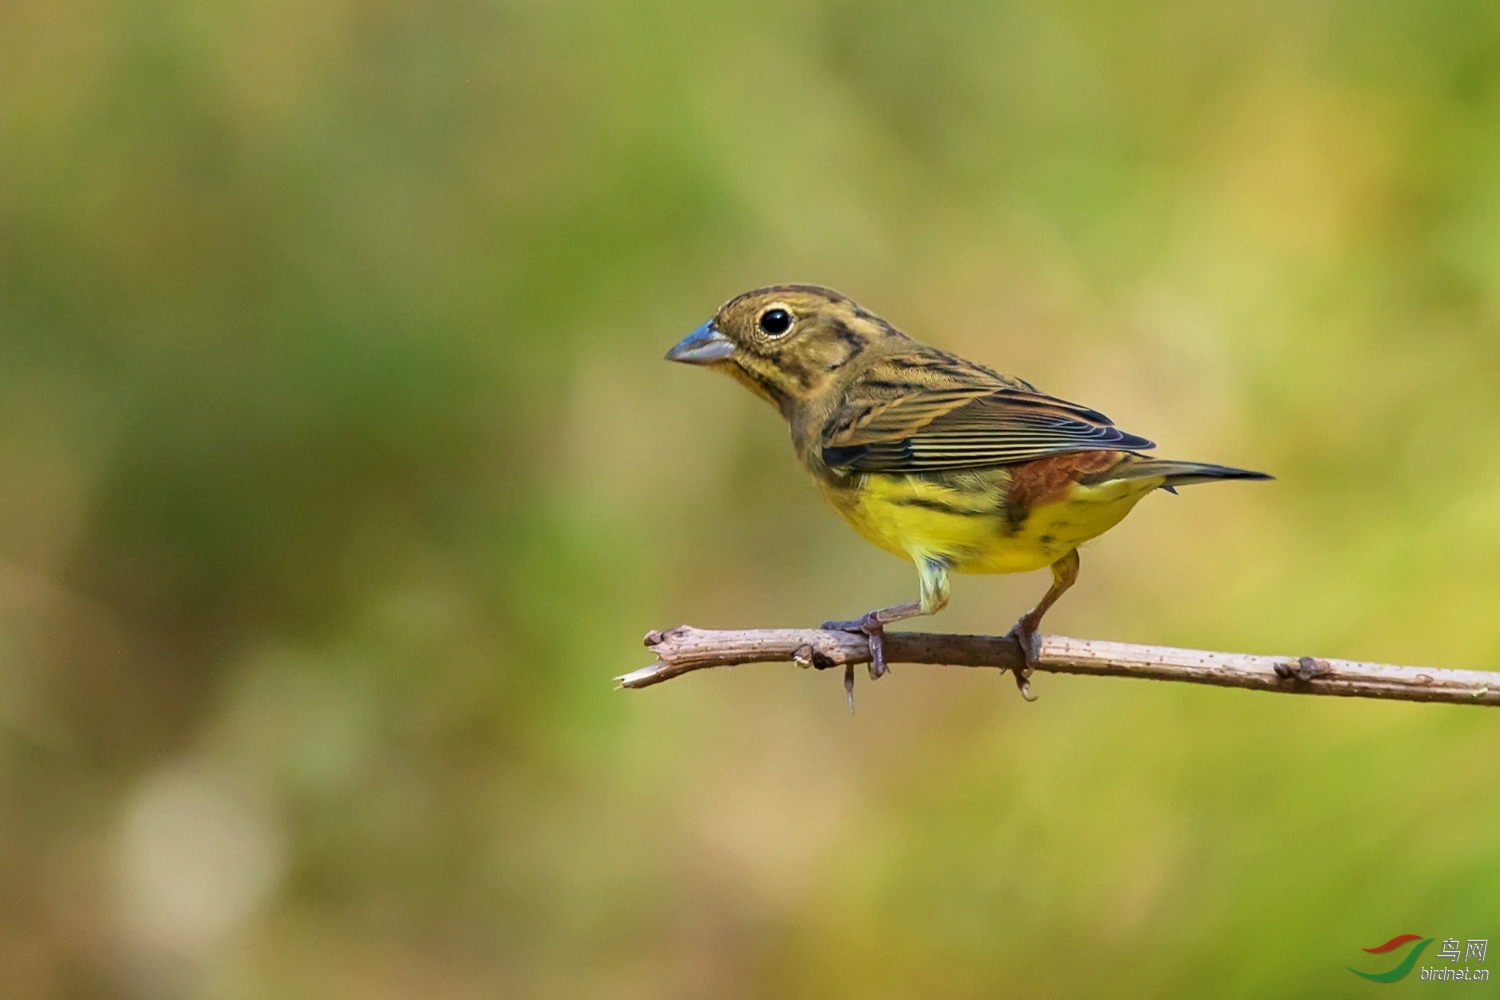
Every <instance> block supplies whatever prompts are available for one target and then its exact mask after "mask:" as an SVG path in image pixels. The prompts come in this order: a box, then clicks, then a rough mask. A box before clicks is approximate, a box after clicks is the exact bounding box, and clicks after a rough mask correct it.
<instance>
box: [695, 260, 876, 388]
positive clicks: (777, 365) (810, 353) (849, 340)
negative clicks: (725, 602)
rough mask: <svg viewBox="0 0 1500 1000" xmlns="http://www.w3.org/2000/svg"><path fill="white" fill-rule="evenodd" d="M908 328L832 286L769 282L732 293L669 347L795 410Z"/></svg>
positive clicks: (698, 363) (696, 362)
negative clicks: (901, 328) (873, 348)
mask: <svg viewBox="0 0 1500 1000" xmlns="http://www.w3.org/2000/svg"><path fill="white" fill-rule="evenodd" d="M891 338H902V339H904V337H903V335H902V334H901V333H900V332H899V331H897V330H896V329H894V328H893V327H891V326H890V325H889V324H888V323H886V322H885V321H884V320H882V319H881V318H880V317H878V316H876V315H874V314H873V313H870V312H868V311H866V310H864V309H861V308H860V307H859V306H858V305H856V304H855V303H854V302H852V301H850V300H849V299H847V298H845V297H844V296H842V295H840V294H839V293H838V292H835V291H833V290H832V289H828V288H819V287H818V286H816V285H772V286H770V287H768V288H757V289H755V290H754V291H750V292H746V293H744V294H743V295H738V296H735V297H734V298H732V299H730V300H729V301H728V302H726V303H724V304H723V305H722V306H720V307H719V311H718V312H717V313H715V314H714V317H713V319H711V320H709V321H708V322H707V323H704V324H703V325H702V326H700V327H698V329H696V330H694V331H693V332H692V333H690V334H688V335H687V336H686V337H684V338H683V339H682V340H681V341H680V342H679V343H678V344H677V345H676V346H675V347H673V348H672V349H671V350H670V351H668V352H667V360H668V361H681V362H683V363H684V364H690V365H704V366H707V367H712V368H718V369H721V370H723V371H724V372H726V373H727V374H729V375H732V376H734V378H736V379H737V380H739V381H740V382H743V383H744V384H745V385H746V386H748V387H749V388H750V389H751V390H752V391H753V392H755V393H756V394H757V395H759V396H762V397H764V398H765V399H768V400H770V401H771V402H772V403H774V404H775V405H776V407H777V408H778V409H780V410H781V412H782V415H783V416H788V417H790V415H791V411H792V409H793V408H794V407H795V406H796V405H797V403H799V402H802V401H806V400H809V399H812V398H814V397H817V396H818V395H820V394H821V393H822V392H823V391H824V390H825V389H827V388H828V387H829V386H830V385H832V384H833V383H834V380H835V378H836V376H837V374H838V372H839V370H840V369H842V368H844V367H845V366H847V365H849V364H850V363H851V362H853V361H855V360H856V359H857V358H859V357H860V356H861V355H862V354H864V353H865V351H866V350H868V349H869V348H870V347H871V346H872V345H875V344H878V343H880V342H882V341H885V340H889V339H891Z"/></svg>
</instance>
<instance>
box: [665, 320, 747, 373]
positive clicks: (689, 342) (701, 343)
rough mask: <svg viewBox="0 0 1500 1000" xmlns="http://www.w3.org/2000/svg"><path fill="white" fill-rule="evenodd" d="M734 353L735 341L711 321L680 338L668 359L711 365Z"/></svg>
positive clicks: (688, 363)
mask: <svg viewBox="0 0 1500 1000" xmlns="http://www.w3.org/2000/svg"><path fill="white" fill-rule="evenodd" d="M733 353H734V342H733V341H731V340H730V339H729V338H728V337H726V336H724V335H723V334H722V333H720V332H719V331H718V330H715V329H714V328H713V324H712V322H709V323H704V324H703V325H702V326H700V327H698V329H696V330H694V331H693V332H692V333H690V334H688V335H687V336H686V337H683V338H682V339H681V340H679V341H678V342H677V345H676V346H675V347H673V348H672V349H671V350H670V351H668V352H667V360H668V361H681V362H682V363H683V364H685V365H711V364H714V363H715V362H718V361H727V360H729V356H730V355H731V354H733Z"/></svg>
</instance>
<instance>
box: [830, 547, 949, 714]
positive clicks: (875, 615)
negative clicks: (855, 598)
mask: <svg viewBox="0 0 1500 1000" xmlns="http://www.w3.org/2000/svg"><path fill="white" fill-rule="evenodd" d="M915 561H916V564H917V574H918V576H919V577H920V579H921V599H920V600H916V601H908V602H907V603H905V604H897V605H894V606H892V607H889V608H879V609H877V610H875V611H870V612H868V613H866V614H864V615H862V616H861V617H859V618H855V619H853V620H851V621H842V622H824V623H823V625H822V626H821V627H822V628H825V629H832V630H834V631H836V632H858V633H861V634H863V635H865V636H868V637H869V640H870V679H871V680H879V679H880V678H881V677H882V676H884V675H885V674H886V673H887V671H888V670H889V669H890V668H889V667H887V666H886V663H885V627H886V626H887V625H889V624H891V623H892V622H899V621H904V620H905V619H907V618H916V617H918V616H919V615H931V614H936V613H937V612H939V611H941V610H943V608H944V607H946V606H947V604H948V564H947V563H946V562H943V561H942V560H941V559H935V558H933V557H931V556H922V555H918V556H916V557H915ZM844 689H845V691H846V692H847V693H848V696H849V707H850V708H851V709H852V708H853V707H854V667H853V665H852V664H850V665H849V666H848V668H847V669H846V670H845V671H844Z"/></svg>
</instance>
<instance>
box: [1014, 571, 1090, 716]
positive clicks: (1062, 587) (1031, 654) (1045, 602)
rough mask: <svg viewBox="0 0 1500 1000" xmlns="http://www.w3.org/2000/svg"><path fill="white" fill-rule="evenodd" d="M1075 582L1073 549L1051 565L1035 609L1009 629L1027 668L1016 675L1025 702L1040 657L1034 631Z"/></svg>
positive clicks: (1076, 572)
mask: <svg viewBox="0 0 1500 1000" xmlns="http://www.w3.org/2000/svg"><path fill="white" fill-rule="evenodd" d="M1077 580H1078V550H1077V549H1074V550H1073V551H1072V552H1069V553H1068V554H1067V555H1065V556H1063V557H1062V558H1061V559H1059V560H1057V562H1055V563H1053V564H1052V586H1050V587H1048V588H1047V592H1046V593H1045V594H1043V595H1042V599H1041V600H1040V601H1038V602H1037V606H1036V607H1034V608H1032V609H1031V610H1030V611H1028V612H1026V613H1025V614H1024V615H1022V616H1021V620H1020V621H1018V622H1016V623H1015V624H1014V625H1012V626H1011V629H1010V632H1009V633H1008V634H1009V635H1010V636H1012V637H1013V638H1014V639H1015V640H1016V642H1017V643H1019V644H1020V646H1021V653H1022V655H1023V656H1025V658H1026V665H1025V666H1024V667H1023V668H1021V669H1020V670H1017V671H1016V672H1015V678H1016V687H1017V688H1018V689H1020V692H1021V697H1022V698H1025V699H1026V700H1027V701H1035V700H1036V699H1035V698H1034V697H1032V694H1031V690H1030V683H1029V682H1030V679H1031V671H1032V668H1033V667H1034V666H1035V665H1036V661H1037V656H1038V655H1039V654H1040V653H1041V641H1040V640H1039V639H1038V638H1037V631H1036V630H1037V627H1038V626H1039V625H1041V623H1042V616H1043V615H1045V614H1046V613H1047V609H1048V608H1050V607H1052V605H1054V604H1056V603H1057V599H1058V598H1059V597H1061V596H1062V595H1063V594H1064V593H1066V592H1067V590H1068V588H1069V587H1071V586H1073V584H1074V583H1075V582H1076V581H1077Z"/></svg>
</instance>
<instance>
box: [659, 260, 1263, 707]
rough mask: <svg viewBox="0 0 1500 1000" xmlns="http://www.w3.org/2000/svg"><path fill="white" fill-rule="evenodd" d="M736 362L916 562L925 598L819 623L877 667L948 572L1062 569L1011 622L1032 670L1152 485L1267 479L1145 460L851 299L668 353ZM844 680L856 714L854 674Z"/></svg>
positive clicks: (833, 295)
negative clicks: (857, 638)
mask: <svg viewBox="0 0 1500 1000" xmlns="http://www.w3.org/2000/svg"><path fill="white" fill-rule="evenodd" d="M667 360H669V361H680V362H683V363H685V364H692V365H702V366H705V367H709V368H716V369H719V370H720V371H723V372H725V373H727V374H729V375H730V376H732V377H733V378H735V379H736V380H737V381H739V382H741V383H743V384H744V385H745V386H746V387H747V388H749V389H750V391H752V392H754V393H755V394H756V395H758V396H760V397H762V398H763V399H765V400H767V401H769V402H770V403H771V404H772V405H774V406H775V407H776V408H777V409H778V410H779V411H780V412H781V416H782V417H783V418H784V419H785V420H786V421H787V423H788V424H789V425H790V426H791V431H792V444H793V445H794V446H795V448H796V452H797V458H798V459H800V460H801V462H802V464H803V466H804V467H805V468H806V469H807V471H808V472H810V473H811V474H812V477H813V479H814V480H815V481H816V482H817V484H818V487H819V489H820V490H821V491H822V493H823V496H824V497H825V498H826V499H827V500H828V502H829V503H831V504H832V505H833V507H834V509H835V510H837V511H838V512H839V513H840V514H842V515H843V517H844V519H845V520H846V521H848V522H849V524H850V525H852V526H853V527H854V530H855V531H857V532H859V533H860V534H861V535H863V536H864V537H865V538H866V539H868V540H869V541H871V542H874V543H875V544H876V545H878V546H879V547H880V548H882V549H885V550H886V551H887V552H890V553H892V554H894V555H897V556H900V557H901V558H903V559H907V560H910V561H911V562H913V563H915V564H916V567H917V576H918V580H919V586H920V589H919V597H918V599H917V600H915V601H911V602H909V603H906V604H898V605H895V606H893V607H889V608H878V609H876V610H874V611H871V612H869V613H868V614H865V615H864V616H862V617H860V618H857V619H854V620H852V621H836V622H824V623H823V628H826V629H838V630H841V631H849V632H857V633H862V634H864V635H866V636H868V637H869V642H870V657H871V662H870V677H871V679H878V678H879V677H881V676H882V675H883V674H884V673H885V672H886V663H885V649H884V642H883V640H884V634H885V632H884V630H885V626H887V625H889V624H891V623H892V622H898V621H902V620H903V619H907V618H913V617H916V616H918V615H930V614H933V613H935V612H937V611H940V610H942V608H943V607H944V606H945V605H947V603H948V574H949V573H1021V572H1026V571H1028V570H1034V569H1040V568H1042V567H1043V566H1050V567H1051V568H1052V586H1051V587H1050V588H1048V590H1047V593H1046V594H1045V595H1044V596H1043V597H1042V599H1041V601H1040V602H1039V603H1038V604H1037V605H1036V607H1034V608H1032V609H1031V610H1030V611H1028V612H1027V613H1026V614H1024V615H1022V616H1021V619H1020V620H1019V621H1018V622H1016V624H1015V626H1014V627H1012V629H1011V630H1010V633H1009V634H1010V635H1012V636H1013V637H1015V638H1016V639H1017V640H1018V641H1019V643H1020V646H1021V649H1022V650H1023V651H1024V654H1025V658H1026V663H1027V666H1026V668H1025V669H1023V670H1021V671H1018V672H1017V673H1016V684H1017V686H1018V687H1019V688H1020V691H1021V695H1022V697H1025V698H1028V699H1029V698H1030V694H1029V692H1028V688H1027V679H1028V677H1029V675H1030V673H1031V667H1032V666H1033V665H1034V664H1035V663H1036V658H1037V654H1038V651H1039V645H1040V644H1039V641H1038V638H1037V627H1038V626H1039V625H1040V623H1041V620H1042V616H1043V615H1044V614H1046V613H1047V609H1048V608H1050V607H1052V605H1053V603H1055V602H1056V601H1057V599H1058V598H1059V597H1061V596H1062V595H1063V593H1064V592H1065V591H1066V590H1067V589H1068V588H1069V587H1071V586H1072V585H1073V582H1074V581H1075V580H1076V579H1077V578H1078V546H1079V545H1081V544H1082V543H1084V542H1086V541H1088V540H1089V539H1091V538H1095V537H1097V536H1099V535H1101V534H1103V533H1104V532H1106V531H1108V530H1109V529H1110V528H1112V527H1114V526H1115V525H1116V524H1118V523H1119V522H1120V520H1121V519H1122V518H1124V517H1125V515H1126V514H1128V513H1130V510H1131V508H1132V507H1134V506H1135V505H1136V502H1137V501H1139V500H1140V499H1141V498H1142V497H1144V496H1145V495H1146V494H1147V493H1150V492H1151V491H1153V490H1157V489H1163V490H1167V491H1168V492H1172V493H1175V492H1176V487H1178V486H1187V485H1189V484H1191V483H1206V482H1212V481H1214V480H1219V479H1270V478H1271V477H1270V476H1268V475H1266V474H1265V473H1262V472H1250V471H1247V470H1245V469H1232V468H1228V467H1226V466H1222V465H1206V464H1204V463H1201V462H1176V461H1169V460H1166V459H1161V458H1153V457H1150V456H1147V455H1142V454H1141V452H1144V451H1149V450H1150V449H1152V448H1154V447H1156V446H1155V445H1154V444H1153V443H1152V442H1150V441H1147V440H1146V439H1145V438H1142V437H1137V436H1136V435H1134V434H1127V433H1126V432H1124V431H1122V430H1120V429H1119V428H1117V427H1116V426H1115V425H1114V424H1113V423H1112V422H1111V421H1110V420H1109V418H1108V417H1106V416H1104V414H1102V413H1099V412H1098V411H1096V410H1091V409H1089V408H1087V407H1084V406H1080V405H1078V404H1077V403H1070V402H1067V401H1066V400H1062V399H1058V398H1057V397H1055V396H1048V395H1046V394H1045V393H1042V392H1040V391H1038V390H1037V389H1036V388H1035V387H1034V386H1032V385H1031V384H1030V383H1028V382H1023V381H1022V380H1021V379H1018V378H1015V377H1014V376H1011V375H1002V374H1001V373H999V372H997V371H994V370H992V369H990V368H986V367H985V366H983V365H979V364H975V363H974V362H972V361H965V360H964V359H963V358H960V357H956V356H955V355H952V354H949V353H948V352H946V351H942V350H939V349H938V348H936V347H929V346H928V345H926V344H922V343H918V342H917V341H915V340H912V339H911V338H910V337H908V336H907V335H906V334H904V333H902V332H901V331H900V330H897V329H896V328H895V327H893V326H891V325H890V324H889V323H887V322H886V321H885V320H883V319H881V318H880V317H879V316H876V315H875V314H873V313H871V312H869V311H868V310H866V309H863V308H861V307H860V306H859V305H857V304H855V303H854V302H852V301H851V300H850V299H848V298H847V297H845V296H843V295H840V294H839V293H838V292H835V291H833V290H831V289H828V288H821V287H818V286H816V285H773V286H770V287H767V288H757V289H755V290H753V291H749V292H745V293H744V294H743V295H739V296H736V297H735V298H732V299H730V300H729V301H728V302H726V303H724V305H723V306H721V307H720V308H719V311H718V312H717V313H715V314H714V317H713V318H712V319H710V320H709V321H708V322H706V323H704V324H703V325H702V326H699V327H698V328H697V329H696V330H694V331H693V332H692V333H690V334H688V335H687V336H686V337H684V338H683V339H682V341H681V342H679V343H678V344H677V345H676V346H674V347H673V348H672V349H671V350H670V351H668V352H667ZM844 686H845V690H846V692H847V694H848V697H849V704H850V708H851V709H852V708H853V706H854V701H853V699H854V668H853V666H852V665H849V666H848V667H846V669H845V672H844Z"/></svg>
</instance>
